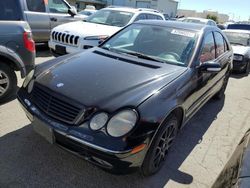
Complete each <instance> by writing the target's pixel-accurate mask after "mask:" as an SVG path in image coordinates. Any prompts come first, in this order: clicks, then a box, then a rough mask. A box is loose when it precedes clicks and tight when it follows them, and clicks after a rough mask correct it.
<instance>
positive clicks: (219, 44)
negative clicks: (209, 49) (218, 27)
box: [214, 32, 225, 57]
mask: <svg viewBox="0 0 250 188" xmlns="http://www.w3.org/2000/svg"><path fill="white" fill-rule="evenodd" d="M214 39H215V43H216V57H219V56H220V55H221V54H223V53H224V52H225V50H224V38H223V36H222V35H221V34H220V33H218V32H214Z"/></svg>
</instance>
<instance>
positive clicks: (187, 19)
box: [179, 17, 217, 26]
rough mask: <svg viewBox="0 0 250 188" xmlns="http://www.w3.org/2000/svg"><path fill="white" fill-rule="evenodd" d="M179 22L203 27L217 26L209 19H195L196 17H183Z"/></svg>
mask: <svg viewBox="0 0 250 188" xmlns="http://www.w3.org/2000/svg"><path fill="white" fill-rule="evenodd" d="M179 21H182V22H189V23H197V24H204V25H211V26H217V24H216V22H215V21H213V20H211V19H205V18H196V17H184V18H180V19H179Z"/></svg>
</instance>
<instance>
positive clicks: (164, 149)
mask: <svg viewBox="0 0 250 188" xmlns="http://www.w3.org/2000/svg"><path fill="white" fill-rule="evenodd" d="M177 132H178V119H177V117H176V116H175V115H170V116H169V118H168V119H167V121H166V122H165V124H164V125H163V126H161V128H160V129H159V131H158V133H157V134H156V136H155V138H154V140H153V142H152V144H151V146H150V148H149V150H148V152H147V155H146V157H145V159H144V161H143V164H142V167H141V171H142V174H143V175H144V176H150V175H153V174H155V173H156V172H158V171H159V170H160V169H161V167H162V166H163V164H164V161H165V159H166V157H167V155H168V152H169V149H170V147H171V146H172V143H173V140H174V139H175V137H176V135H177Z"/></svg>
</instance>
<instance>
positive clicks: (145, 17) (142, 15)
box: [135, 14, 147, 21]
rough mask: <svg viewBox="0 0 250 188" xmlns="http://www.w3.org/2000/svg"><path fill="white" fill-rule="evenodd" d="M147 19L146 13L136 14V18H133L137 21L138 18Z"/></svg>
mask: <svg viewBox="0 0 250 188" xmlns="http://www.w3.org/2000/svg"><path fill="white" fill-rule="evenodd" d="M146 19H147V16H146V14H139V15H138V16H137V18H136V19H135V21H138V20H146Z"/></svg>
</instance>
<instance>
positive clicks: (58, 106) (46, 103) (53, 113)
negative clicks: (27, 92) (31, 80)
mask: <svg viewBox="0 0 250 188" xmlns="http://www.w3.org/2000/svg"><path fill="white" fill-rule="evenodd" d="M43 87H44V86H40V84H37V83H36V84H35V85H34V88H33V91H32V102H33V103H34V105H35V106H36V107H37V108H38V109H39V110H40V111H42V112H43V113H45V114H47V115H48V116H49V117H52V118H53V119H55V120H58V121H61V122H64V123H67V124H75V123H76V121H77V118H78V117H79V116H80V115H81V113H83V111H84V107H83V106H82V105H80V104H78V103H76V102H75V101H71V99H67V98H66V97H64V96H61V95H60V94H57V93H54V92H52V91H50V90H49V89H47V88H45V87H44V88H43Z"/></svg>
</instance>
